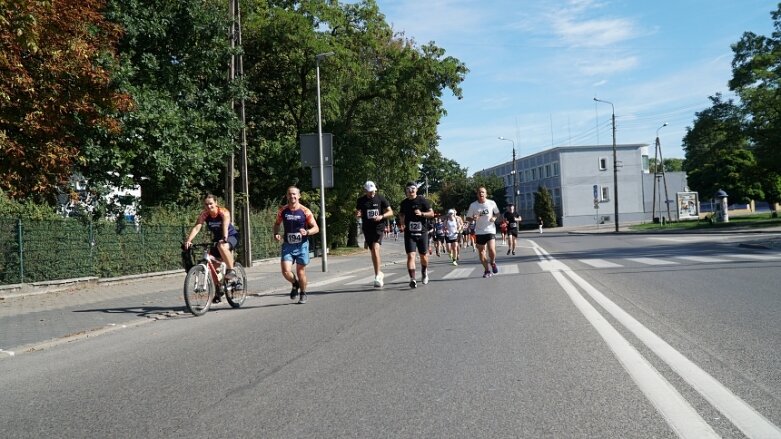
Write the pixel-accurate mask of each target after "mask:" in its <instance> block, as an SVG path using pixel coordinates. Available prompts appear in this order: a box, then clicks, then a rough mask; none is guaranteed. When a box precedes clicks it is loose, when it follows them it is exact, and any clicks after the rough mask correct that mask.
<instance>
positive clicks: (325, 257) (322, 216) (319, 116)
mask: <svg viewBox="0 0 781 439" xmlns="http://www.w3.org/2000/svg"><path fill="white" fill-rule="evenodd" d="M333 54H334V53H333V52H326V53H319V54H317V55H316V56H315V64H316V67H315V71H316V75H317V144H318V149H319V161H320V242H321V244H322V247H323V257H322V260H323V272H326V271H328V244H327V240H326V234H325V166H324V165H323V161H324V158H323V116H322V112H321V109H320V61H322V60H323V59H324V58H326V57H329V56H331V55H333Z"/></svg>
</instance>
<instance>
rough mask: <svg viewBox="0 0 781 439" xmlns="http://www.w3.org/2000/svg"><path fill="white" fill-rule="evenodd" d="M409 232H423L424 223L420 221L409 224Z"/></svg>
mask: <svg viewBox="0 0 781 439" xmlns="http://www.w3.org/2000/svg"><path fill="white" fill-rule="evenodd" d="M409 231H410V232H422V231H423V223H422V222H420V221H410V223H409Z"/></svg>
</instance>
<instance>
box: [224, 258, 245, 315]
mask: <svg viewBox="0 0 781 439" xmlns="http://www.w3.org/2000/svg"><path fill="white" fill-rule="evenodd" d="M233 269H234V270H236V280H235V281H233V282H232V283H229V284H228V288H226V290H227V291H226V292H225V298H226V299H228V303H230V305H231V306H232V307H234V308H238V307H240V306H241V305H242V304H244V301H245V300H247V272H246V271H244V267H242V266H241V264H239V263H238V262H236V263H235V264H233Z"/></svg>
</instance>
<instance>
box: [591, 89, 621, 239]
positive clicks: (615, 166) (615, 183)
mask: <svg viewBox="0 0 781 439" xmlns="http://www.w3.org/2000/svg"><path fill="white" fill-rule="evenodd" d="M594 101H596V102H602V103H603V104H610V108H612V109H613V117H612V121H613V210H614V211H615V216H616V232H618V158H617V154H616V107H615V106H614V105H613V103H612V102H609V101H603V100H601V99H597V98H594Z"/></svg>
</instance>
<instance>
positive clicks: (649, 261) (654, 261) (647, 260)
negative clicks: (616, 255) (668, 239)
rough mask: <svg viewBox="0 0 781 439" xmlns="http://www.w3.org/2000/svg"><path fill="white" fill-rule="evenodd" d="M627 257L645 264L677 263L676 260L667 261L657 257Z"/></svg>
mask: <svg viewBox="0 0 781 439" xmlns="http://www.w3.org/2000/svg"><path fill="white" fill-rule="evenodd" d="M627 259H628V260H630V261H634V262H638V263H640V264H645V265H678V263H677V262H674V261H668V260H667V259H657V258H627Z"/></svg>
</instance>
